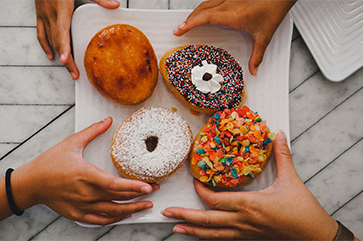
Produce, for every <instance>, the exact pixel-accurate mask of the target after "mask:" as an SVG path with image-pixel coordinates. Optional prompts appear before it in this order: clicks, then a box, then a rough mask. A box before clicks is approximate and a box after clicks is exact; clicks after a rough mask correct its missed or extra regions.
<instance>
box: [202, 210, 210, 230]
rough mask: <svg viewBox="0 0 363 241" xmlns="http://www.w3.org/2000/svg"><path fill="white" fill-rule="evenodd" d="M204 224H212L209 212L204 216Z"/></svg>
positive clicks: (208, 225) (205, 225)
mask: <svg viewBox="0 0 363 241" xmlns="http://www.w3.org/2000/svg"><path fill="white" fill-rule="evenodd" d="M202 225H203V226H204V227H210V226H211V220H210V216H209V214H208V213H205V214H204V215H203V217H202Z"/></svg>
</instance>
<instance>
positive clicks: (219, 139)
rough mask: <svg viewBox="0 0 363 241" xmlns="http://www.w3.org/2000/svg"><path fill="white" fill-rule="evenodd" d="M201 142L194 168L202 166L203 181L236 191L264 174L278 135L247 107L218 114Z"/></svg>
mask: <svg viewBox="0 0 363 241" xmlns="http://www.w3.org/2000/svg"><path fill="white" fill-rule="evenodd" d="M199 138H200V139H199V140H198V142H196V143H195V149H194V151H195V155H194V157H193V158H192V159H191V165H198V166H199V168H200V172H199V174H200V181H202V182H208V183H210V184H212V185H213V186H216V185H219V186H229V187H234V186H236V185H237V184H238V183H239V181H240V180H241V179H243V178H250V179H254V177H255V174H257V173H260V172H261V171H262V169H261V164H262V163H263V162H265V161H266V159H267V156H266V152H267V149H268V148H269V145H270V143H271V142H273V140H274V139H275V134H274V133H271V132H270V130H269V128H268V127H267V125H266V121H264V120H262V119H261V117H260V116H259V114H258V113H257V112H252V111H251V110H250V109H249V108H248V107H247V106H243V107H242V108H240V109H233V108H232V109H225V110H223V111H218V112H217V113H215V114H214V115H213V117H211V118H210V119H209V122H208V124H207V125H206V126H205V127H204V128H203V129H202V131H201V132H200V133H199Z"/></svg>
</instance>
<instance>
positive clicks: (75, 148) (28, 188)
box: [0, 118, 159, 225]
mask: <svg viewBox="0 0 363 241" xmlns="http://www.w3.org/2000/svg"><path fill="white" fill-rule="evenodd" d="M111 123H112V119H111V118H107V119H105V120H104V121H101V122H99V123H95V124H93V125H91V126H90V127H88V128H86V129H84V130H82V131H80V132H78V133H76V134H74V135H71V136H70V137H68V138H66V139H65V140H64V141H62V142H60V143H58V144H57V145H55V146H53V147H52V148H50V149H49V150H47V151H45V152H44V153H43V154H41V155H40V156H38V157H37V158H35V159H34V160H33V161H31V162H29V163H27V164H25V165H24V166H21V167H19V168H18V169H16V170H15V171H14V172H13V174H12V176H11V185H12V191H13V197H14V200H15V203H16V205H17V206H18V208H19V209H20V210H24V209H27V208H29V207H31V206H33V205H36V204H45V205H47V206H49V207H50V208H52V209H53V210H54V211H56V212H57V213H59V214H60V215H62V216H64V217H66V218H68V219H71V220H75V221H81V222H86V223H91V224H98V225H106V224H110V223H114V222H117V221H120V220H122V219H124V218H127V217H130V216H131V214H132V213H135V212H140V211H143V210H146V209H149V208H152V206H153V204H152V202H150V201H140V202H128V203H122V204H121V203H116V202H113V201H114V200H116V201H124V200H130V199H133V198H136V197H139V196H141V195H144V194H146V193H151V192H152V191H153V190H157V189H158V188H159V186H158V185H154V186H151V185H149V184H147V183H144V182H141V181H136V180H129V179H124V178H120V177H116V176H113V175H111V174H109V173H107V172H104V171H102V170H100V169H99V168H97V167H96V166H94V165H93V164H91V163H89V162H87V161H86V160H85V159H84V158H83V149H84V148H85V147H86V145H87V144H88V143H89V142H90V141H92V140H93V139H94V138H96V137H97V136H98V135H100V134H102V133H103V132H105V131H106V130H107V129H108V128H109V127H110V125H111ZM0 201H1V200H0ZM0 203H1V202H0ZM10 215H11V214H10ZM2 218H5V217H2Z"/></svg>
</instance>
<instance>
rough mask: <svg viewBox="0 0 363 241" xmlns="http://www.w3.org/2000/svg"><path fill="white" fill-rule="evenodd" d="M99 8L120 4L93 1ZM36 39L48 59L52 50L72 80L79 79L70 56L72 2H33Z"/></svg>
mask: <svg viewBox="0 0 363 241" xmlns="http://www.w3.org/2000/svg"><path fill="white" fill-rule="evenodd" d="M93 1H94V2H96V3H98V4H99V5H100V6H102V7H105V8H108V9H114V8H118V7H119V6H120V3H119V2H117V1H114V0H93ZM35 10H36V15H37V38H38V41H39V43H40V45H41V47H42V48H43V50H44V52H45V53H46V54H47V56H48V58H49V59H51V60H52V59H54V53H53V49H54V50H55V51H56V52H57V53H58V55H59V60H60V62H61V63H62V64H64V65H65V67H66V68H67V70H68V72H69V73H70V74H71V77H72V79H74V80H76V79H78V77H79V70H78V68H77V66H76V63H75V62H74V60H73V57H72V55H71V45H70V32H69V31H70V28H71V19H72V14H73V10H74V0H35Z"/></svg>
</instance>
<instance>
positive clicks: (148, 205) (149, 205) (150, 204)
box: [145, 203, 154, 209]
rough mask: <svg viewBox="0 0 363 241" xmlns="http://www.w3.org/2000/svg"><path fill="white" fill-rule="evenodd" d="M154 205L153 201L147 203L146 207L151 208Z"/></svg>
mask: <svg viewBox="0 0 363 241" xmlns="http://www.w3.org/2000/svg"><path fill="white" fill-rule="evenodd" d="M153 206H154V205H153V204H152V203H148V204H146V205H145V208H146V209H150V208H152V207H153Z"/></svg>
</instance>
